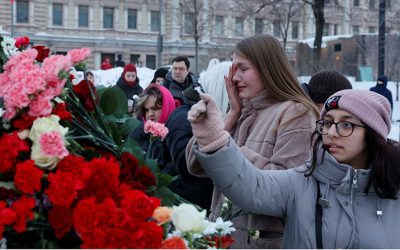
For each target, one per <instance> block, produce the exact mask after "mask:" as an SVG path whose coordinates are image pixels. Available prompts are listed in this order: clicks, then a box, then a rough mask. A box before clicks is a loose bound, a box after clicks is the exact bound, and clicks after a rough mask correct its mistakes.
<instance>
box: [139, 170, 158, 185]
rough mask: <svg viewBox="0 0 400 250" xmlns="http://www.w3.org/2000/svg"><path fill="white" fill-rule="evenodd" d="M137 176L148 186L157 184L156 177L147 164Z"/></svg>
mask: <svg viewBox="0 0 400 250" xmlns="http://www.w3.org/2000/svg"><path fill="white" fill-rule="evenodd" d="M137 178H138V180H139V181H140V182H141V183H142V184H143V185H145V186H146V187H148V186H154V185H156V177H155V176H154V174H153V172H151V170H150V168H148V167H145V166H143V167H141V168H140V170H139V173H138V175H137Z"/></svg>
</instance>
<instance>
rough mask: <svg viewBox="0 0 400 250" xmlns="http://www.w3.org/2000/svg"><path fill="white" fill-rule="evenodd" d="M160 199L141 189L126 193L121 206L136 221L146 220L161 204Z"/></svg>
mask: <svg viewBox="0 0 400 250" xmlns="http://www.w3.org/2000/svg"><path fill="white" fill-rule="evenodd" d="M160 203H161V201H160V199H158V198H156V197H149V196H147V195H146V194H145V193H143V192H142V191H139V190H131V191H128V192H126V193H125V195H124V198H123V199H122V201H121V208H122V209H123V210H124V211H125V212H126V213H127V214H128V215H129V216H130V217H131V218H132V219H133V220H136V221H145V220H147V219H148V218H150V217H151V216H152V215H153V212H154V209H156V208H157V207H159V206H160Z"/></svg>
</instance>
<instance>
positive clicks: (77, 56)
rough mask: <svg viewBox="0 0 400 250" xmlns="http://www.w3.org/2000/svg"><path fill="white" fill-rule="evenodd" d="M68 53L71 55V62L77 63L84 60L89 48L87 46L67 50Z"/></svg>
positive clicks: (88, 53)
mask: <svg viewBox="0 0 400 250" xmlns="http://www.w3.org/2000/svg"><path fill="white" fill-rule="evenodd" d="M68 55H69V56H70V57H71V61H72V62H73V63H77V62H80V61H83V60H85V59H86V58H87V57H88V56H89V55H90V49H89V48H80V49H73V50H71V51H69V52H68Z"/></svg>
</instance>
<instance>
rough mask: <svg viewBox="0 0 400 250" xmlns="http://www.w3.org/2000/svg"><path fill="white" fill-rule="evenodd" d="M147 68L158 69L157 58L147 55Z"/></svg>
mask: <svg viewBox="0 0 400 250" xmlns="http://www.w3.org/2000/svg"><path fill="white" fill-rule="evenodd" d="M146 67H147V68H150V69H155V68H156V56H154V55H146Z"/></svg>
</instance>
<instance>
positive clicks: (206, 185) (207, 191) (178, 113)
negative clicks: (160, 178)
mask: <svg viewBox="0 0 400 250" xmlns="http://www.w3.org/2000/svg"><path fill="white" fill-rule="evenodd" d="M189 109H190V106H189V105H185V104H184V105H182V106H180V107H178V108H177V109H175V110H174V111H173V112H172V114H171V115H170V116H169V119H168V121H167V123H166V127H167V128H168V130H169V132H168V134H167V136H166V137H165V139H164V145H165V147H164V157H165V158H168V157H169V163H168V164H167V165H166V167H165V169H164V172H167V173H169V174H171V175H177V176H178V179H176V180H175V181H174V182H172V183H171V184H170V186H169V188H170V189H171V190H172V191H173V192H174V193H176V194H178V195H180V196H182V197H183V198H185V199H186V200H188V201H190V202H192V203H194V204H197V205H199V206H201V207H202V208H204V209H210V206H211V197H212V192H213V183H212V181H211V179H209V178H200V177H196V176H193V175H191V174H189V172H188V170H187V167H186V158H185V149H186V145H187V144H188V142H189V140H190V138H192V136H193V133H192V127H191V125H190V122H189V121H188V119H187V113H188V112H189ZM166 161H167V162H168V160H166Z"/></svg>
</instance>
